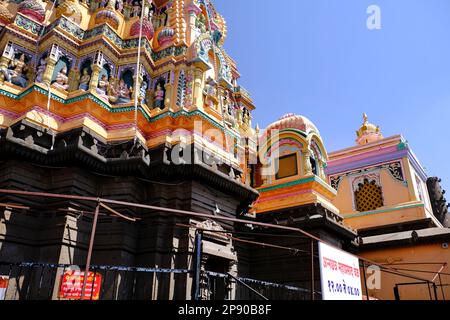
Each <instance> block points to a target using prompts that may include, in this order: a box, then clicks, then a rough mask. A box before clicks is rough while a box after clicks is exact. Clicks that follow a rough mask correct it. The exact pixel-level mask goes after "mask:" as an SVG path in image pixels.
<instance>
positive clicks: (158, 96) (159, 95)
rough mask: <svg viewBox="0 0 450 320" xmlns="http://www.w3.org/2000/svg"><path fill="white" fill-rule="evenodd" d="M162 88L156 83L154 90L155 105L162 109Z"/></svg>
mask: <svg viewBox="0 0 450 320" xmlns="http://www.w3.org/2000/svg"><path fill="white" fill-rule="evenodd" d="M164 95H165V94H164V90H163V89H162V87H161V84H160V83H158V85H157V86H156V90H155V107H156V108H158V109H164Z"/></svg>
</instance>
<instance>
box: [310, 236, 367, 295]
mask: <svg viewBox="0 0 450 320" xmlns="http://www.w3.org/2000/svg"><path fill="white" fill-rule="evenodd" d="M319 260H320V275H321V282H322V299H323V300H362V292H361V276H360V273H359V260H358V258H357V257H355V256H353V255H351V254H349V253H347V252H345V251H342V250H338V249H335V248H333V247H330V246H329V245H326V244H324V243H321V242H319Z"/></svg>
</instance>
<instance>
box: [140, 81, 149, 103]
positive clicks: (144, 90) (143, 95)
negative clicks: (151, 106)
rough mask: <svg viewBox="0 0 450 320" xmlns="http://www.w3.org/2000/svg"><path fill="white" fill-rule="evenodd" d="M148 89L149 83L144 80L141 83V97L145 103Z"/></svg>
mask: <svg viewBox="0 0 450 320" xmlns="http://www.w3.org/2000/svg"><path fill="white" fill-rule="evenodd" d="M147 89H148V84H147V82H146V81H143V82H142V84H141V89H140V90H139V98H140V99H141V102H142V103H143V104H146V103H147V99H146V96H147Z"/></svg>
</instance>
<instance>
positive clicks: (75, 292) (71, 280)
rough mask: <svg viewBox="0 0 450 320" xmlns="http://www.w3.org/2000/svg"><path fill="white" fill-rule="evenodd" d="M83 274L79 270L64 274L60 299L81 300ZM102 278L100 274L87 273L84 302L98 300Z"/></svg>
mask: <svg viewBox="0 0 450 320" xmlns="http://www.w3.org/2000/svg"><path fill="white" fill-rule="evenodd" d="M83 281H84V272H83V271H79V270H70V271H67V272H65V273H64V275H63V276H62V279H61V287H60V290H59V297H60V298H61V299H81V291H82V289H83ZM101 283H102V276H101V275H100V274H98V273H97V274H94V273H93V272H89V273H88V277H87V281H86V289H85V292H84V299H85V300H98V299H99V298H100V287H101Z"/></svg>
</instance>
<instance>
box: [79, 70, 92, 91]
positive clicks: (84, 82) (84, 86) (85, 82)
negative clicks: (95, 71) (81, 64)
mask: <svg viewBox="0 0 450 320" xmlns="http://www.w3.org/2000/svg"><path fill="white" fill-rule="evenodd" d="M90 81H91V76H90V75H89V71H88V69H87V68H84V69H83V74H82V75H81V78H80V85H79V86H78V89H80V90H84V91H87V90H88V89H89V82H90Z"/></svg>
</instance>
